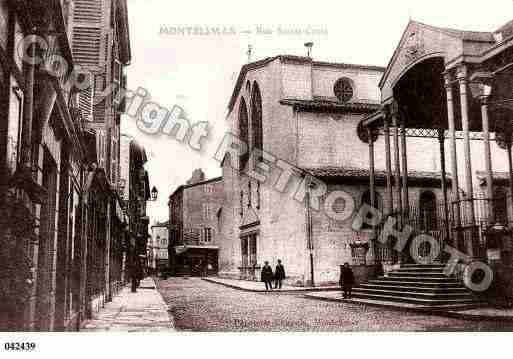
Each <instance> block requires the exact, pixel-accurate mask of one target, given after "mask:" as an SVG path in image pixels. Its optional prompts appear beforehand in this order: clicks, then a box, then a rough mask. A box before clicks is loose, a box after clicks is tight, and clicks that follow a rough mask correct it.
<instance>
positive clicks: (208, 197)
mask: <svg viewBox="0 0 513 359" xmlns="http://www.w3.org/2000/svg"><path fill="white" fill-rule="evenodd" d="M223 201H224V188H223V179H222V178H214V179H209V180H206V179H205V175H204V173H203V172H202V171H201V170H195V171H194V173H193V175H192V177H191V179H190V180H189V181H187V184H186V185H183V186H180V187H178V189H176V191H175V192H174V193H173V194H172V195H171V196H170V197H169V202H168V205H169V255H170V257H169V261H170V267H171V271H172V272H174V274H177V275H180V274H193V275H203V274H206V273H210V274H213V273H217V269H218V249H219V247H218V232H219V222H218V220H219V214H220V209H221V206H222V203H223Z"/></svg>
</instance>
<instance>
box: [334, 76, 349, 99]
mask: <svg viewBox="0 0 513 359" xmlns="http://www.w3.org/2000/svg"><path fill="white" fill-rule="evenodd" d="M333 92H334V93H335V96H337V98H338V100H339V101H340V102H348V101H350V100H351V99H352V98H353V95H354V89H353V82H352V81H351V80H350V79H348V78H347V77H342V78H340V79H338V80H337V82H335V85H334V86H333Z"/></svg>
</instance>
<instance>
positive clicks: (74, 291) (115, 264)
mask: <svg viewBox="0 0 513 359" xmlns="http://www.w3.org/2000/svg"><path fill="white" fill-rule="evenodd" d="M93 2H94V3H96V1H89V2H88V4H85V2H84V1H79V0H77V1H57V0H56V1H53V0H52V1H30V2H27V1H1V2H0V18H1V19H2V21H0V47H1V50H0V57H1V67H2V75H3V76H2V81H1V90H0V91H1V92H2V94H3V95H2V96H1V98H2V100H1V106H0V107H1V109H0V111H2V117H3V118H4V119H6V120H5V121H2V125H1V126H2V131H1V134H2V135H1V136H0V149H1V152H0V173H1V174H0V182H1V183H0V202H1V205H0V208H2V215H1V216H0V217H1V218H2V222H1V223H0V241H1V245H0V247H1V248H2V249H1V259H0V263H1V264H0V266H2V268H1V270H0V272H1V273H2V274H1V278H0V282H1V285H0V287H1V288H2V290H0V296H1V298H0V303H2V304H1V310H0V313H1V314H0V327H1V329H2V330H10V331H16V330H23V331H33V330H37V331H65V330H76V329H78V327H79V326H80V323H81V322H82V321H83V320H84V319H85V318H86V317H87V316H89V315H90V314H91V307H92V300H93V297H92V296H91V295H90V294H91V293H92V289H91V288H93V287H95V288H96V287H99V288H98V289H99V291H100V292H103V293H108V295H104V298H107V299H108V297H109V296H110V295H111V294H112V292H113V291H115V289H114V288H116V287H118V286H119V284H120V270H119V269H120V263H121V257H122V256H121V253H122V250H123V248H122V246H119V245H118V244H119V242H118V241H116V240H111V239H112V238H120V237H122V234H121V233H122V232H123V227H122V225H121V224H122V222H123V219H122V213H121V211H120V207H119V206H117V204H119V203H118V202H119V201H117V190H115V186H110V180H108V179H107V177H106V176H104V174H105V170H104V168H103V167H102V166H104V164H102V163H100V161H99V156H98V154H99V153H100V152H99V146H98V137H97V133H96V131H95V130H94V129H93V128H92V127H90V126H89V124H90V122H91V121H94V118H92V117H91V116H89V115H88V114H90V113H91V111H90V109H91V107H89V108H88V107H87V106H85V107H84V101H83V99H84V96H85V97H87V96H86V95H85V94H84V92H88V90H85V91H83V89H84V87H83V86H81V85H80V86H79V84H78V82H77V81H79V80H77V78H80V74H82V73H83V72H82V69H80V68H79V66H78V65H79V63H80V56H78V55H79V53H80V50H79V49H80V48H82V47H83V46H85V47H88V46H90V45H91V44H92V45H93V46H96V45H95V40H94V39H92V38H90V37H87V36H86V37H82V38H80V37H79V36H78V35H77V34H76V31H75V30H76V27H77V22H78V18H80V13H82V16H83V15H84V6H86V7H87V6H89V5H91V3H93ZM100 2H101V1H100ZM101 3H102V4H103V3H104V2H101ZM109 6H112V7H113V8H114V7H115V8H116V9H117V10H116V11H117V14H118V15H117V16H112V17H109V20H108V24H110V25H111V27H112V26H117V25H120V26H122V27H124V28H125V30H126V29H128V23H127V16H126V2H125V1H117V2H115V4H111V5H109ZM85 10H86V12H87V13H88V11H89V9H85ZM95 16H97V14H95ZM104 16H105V14H104V13H103V12H101V13H100V17H102V18H103V17H104ZM113 24H114V25H113ZM107 27H108V26H105V27H103V25H102V29H104V28H107ZM128 41H129V40H128V33H127V32H125V33H121V38H116V39H114V38H113V41H112V42H111V43H110V44H111V45H113V46H114V43H115V44H117V45H116V46H118V45H119V44H120V43H123V45H122V46H121V47H122V48H123V49H124V50H122V51H124V54H125V56H126V55H128V58H129V51H128V52H127V51H126V50H127V49H128V47H127V44H128ZM34 43H37V44H36V45H33V44H34ZM104 45H105V48H109V46H108V45H106V44H104ZM20 49H24V52H20ZM126 59H127V57H125V58H124V60H123V61H124V62H126V61H125V60H126ZM56 64H59V65H58V66H57V65H56ZM86 77H88V76H87V75H86ZM86 103H87V102H86ZM111 107H112V106H111ZM93 173H94V175H92V174H93ZM113 188H114V189H113ZM99 199H101V200H102V201H103V202H102V204H100V202H99ZM109 211H110V212H109ZM109 213H110V215H109ZM116 214H117V216H116ZM93 238H94V239H93ZM95 250H97V251H95Z"/></svg>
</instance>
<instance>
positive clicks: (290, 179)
mask: <svg viewBox="0 0 513 359" xmlns="http://www.w3.org/2000/svg"><path fill="white" fill-rule="evenodd" d="M383 72H384V69H383V68H380V67H376V66H362V65H349V64H336V63H326V62H320V61H314V60H312V59H311V58H309V57H297V56H276V57H272V58H267V59H264V60H261V61H257V62H253V63H250V64H247V65H245V66H243V68H242V70H241V72H240V74H239V77H238V80H237V83H236V86H235V89H234V91H233V95H232V97H231V99H230V103H229V115H228V116H227V121H228V126H229V128H230V129H231V132H232V133H233V134H234V135H235V137H234V139H233V142H232V143H231V145H230V146H228V149H227V151H226V154H225V156H224V159H223V161H222V168H223V182H224V189H225V195H226V198H225V202H224V204H223V207H222V210H221V212H220V218H219V222H220V233H219V244H220V252H219V263H220V264H219V265H220V272H219V274H220V275H221V276H226V277H232V278H244V279H249V280H258V279H259V276H260V268H261V267H262V266H263V263H264V262H265V261H269V263H270V264H271V265H272V266H274V265H275V264H276V262H277V260H278V259H281V260H282V262H283V263H284V265H285V267H286V268H287V279H286V281H287V282H288V283H289V284H292V285H301V286H303V285H310V284H332V283H337V282H338V278H339V273H340V271H339V266H340V265H342V264H343V263H344V262H349V263H352V264H353V265H355V272H356V274H357V276H358V278H357V279H358V280H359V281H362V280H365V278H367V277H369V276H372V275H373V273H374V272H375V271H379V270H380V268H378V266H376V262H377V261H378V259H379V258H381V257H383V256H384V255H386V253H385V251H386V250H387V249H386V248H374V247H373V246H372V243H371V238H373V236H374V235H375V232H373V230H372V229H371V228H363V229H362V230H355V229H353V226H352V222H353V219H354V218H355V216H356V213H357V210H358V208H360V207H361V206H362V204H369V205H370V202H371V198H372V197H374V198H379V201H380V203H381V204H380V206H383V201H384V200H385V199H386V198H385V191H384V188H385V176H384V170H385V162H386V158H385V156H384V153H376V154H375V163H376V167H377V169H376V171H380V173H379V174H378V177H379V178H380V179H379V180H377V182H376V186H375V188H374V191H373V192H374V193H376V195H375V196H371V195H370V188H369V183H368V175H369V172H368V171H369V161H370V154H369V150H368V147H367V146H366V145H365V144H364V143H362V142H361V141H360V140H359V138H358V136H356V135H355V133H356V129H357V127H358V124H359V122H360V121H361V120H362V119H364V118H365V117H366V116H368V115H369V114H370V113H373V112H374V111H375V110H376V108H378V107H379V95H380V94H379V88H378V84H379V81H380V79H381V77H382V75H383ZM379 141H383V138H381V139H380V140H379ZM414 142H415V143H414V144H413V145H411V146H409V148H408V150H409V151H411V154H412V155H413V156H416V161H415V164H414V165H413V166H411V167H410V170H411V171H412V177H415V180H414V181H412V187H411V188H410V190H411V195H410V198H411V206H417V207H418V206H419V203H420V202H422V198H424V197H426V198H428V197H429V198H430V199H431V201H430V203H431V205H432V206H433V209H431V210H434V208H436V206H437V204H436V203H438V202H437V201H440V198H441V191H440V188H441V187H442V183H441V182H442V181H441V178H440V175H438V174H437V172H438V171H439V168H440V161H439V159H438V158H437V157H436V154H437V152H436V151H435V150H433V148H432V144H433V141H432V140H430V139H428V140H423V139H419V140H414ZM341 192H343V193H344V194H345V196H341V195H340V193H341ZM337 195H338V197H337ZM423 196H424V197H423ZM306 203H309V205H306ZM350 208H352V210H350ZM427 210H428V209H427V208H424V212H426V211H427ZM342 217H344V218H342Z"/></svg>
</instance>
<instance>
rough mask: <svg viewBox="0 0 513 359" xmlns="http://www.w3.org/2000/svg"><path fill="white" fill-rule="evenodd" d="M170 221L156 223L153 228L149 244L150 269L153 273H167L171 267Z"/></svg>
mask: <svg viewBox="0 0 513 359" xmlns="http://www.w3.org/2000/svg"><path fill="white" fill-rule="evenodd" d="M168 238H169V221H166V222H163V223H160V222H156V223H155V224H153V225H152V226H151V240H150V241H149V242H148V269H149V270H150V271H151V272H153V273H156V274H158V273H164V272H165V273H167V272H168V266H169V256H168V247H169V239H168Z"/></svg>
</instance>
